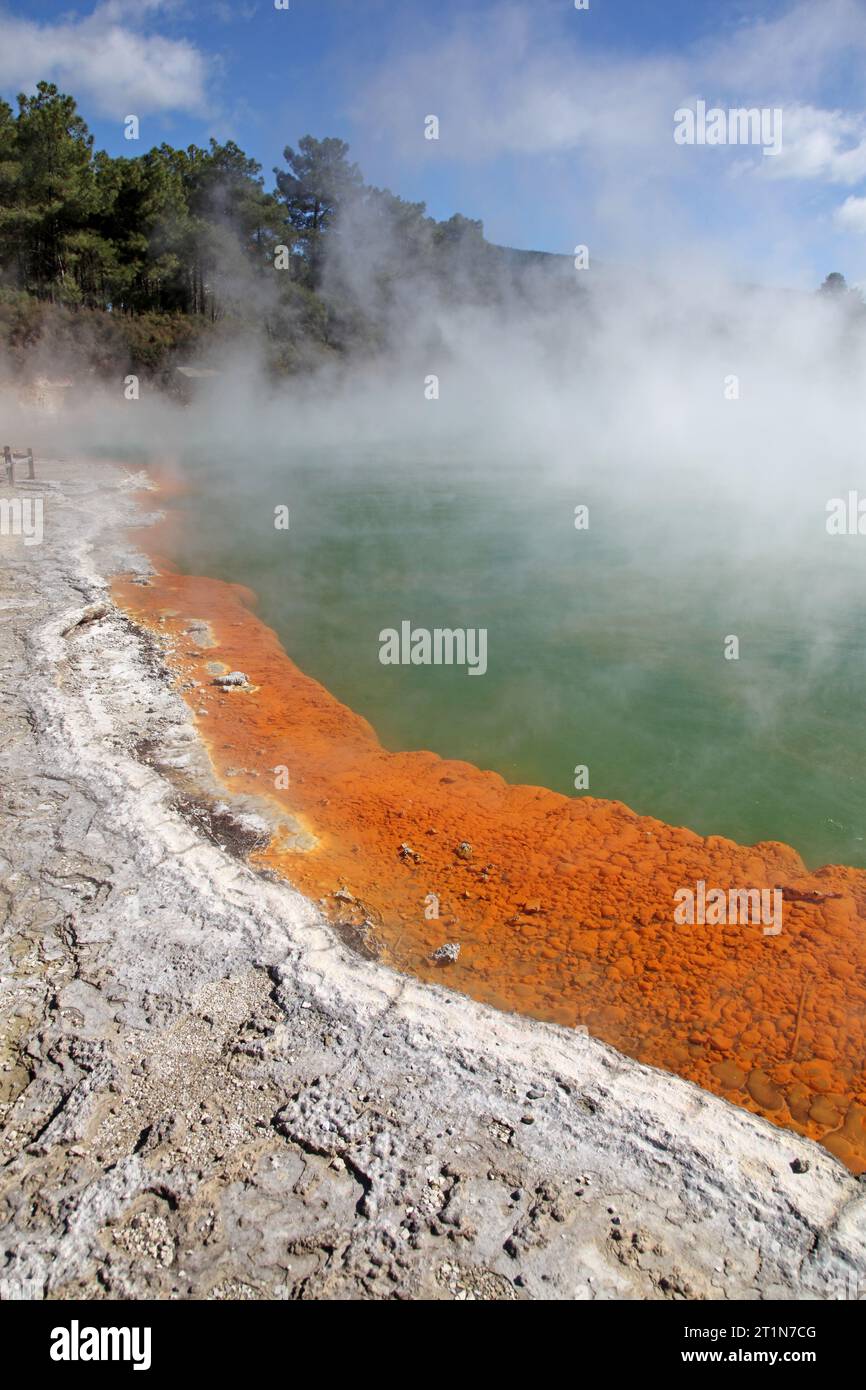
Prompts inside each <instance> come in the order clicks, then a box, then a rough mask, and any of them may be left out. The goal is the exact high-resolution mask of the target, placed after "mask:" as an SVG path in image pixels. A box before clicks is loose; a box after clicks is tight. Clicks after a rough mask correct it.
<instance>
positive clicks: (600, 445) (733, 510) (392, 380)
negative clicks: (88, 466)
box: [63, 278, 866, 866]
mask: <svg viewBox="0 0 866 1390" xmlns="http://www.w3.org/2000/svg"><path fill="white" fill-rule="evenodd" d="M675 291H676V292H675V293H674V291H673V290H671V289H670V288H666V287H665V285H664V284H663V283H661V282H659V283H658V284H654V285H645V284H644V285H640V286H639V287H638V286H636V285H629V286H623V285H618V284H616V283H613V282H612V281H611V280H610V279H609V280H607V281H602V282H600V283H596V284H595V285H594V286H593V288H592V289H591V290H590V291H589V292H587V293H584V292H583V291H582V290H581V291H575V290H574V287H573V284H572V283H571V282H566V281H556V282H554V281H552V280H550V279H543V278H542V279H539V281H538V284H537V286H536V287H535V288H534V289H533V288H532V287H531V286H530V290H529V291H528V292H527V291H526V288H525V287H524V294H523V297H522V299H521V300H520V301H519V302H517V301H515V302H514V303H510V302H509V303H503V304H501V305H499V306H498V307H496V308H490V307H488V308H480V307H478V306H476V307H475V308H474V309H470V308H467V307H465V306H464V307H462V308H461V307H460V306H455V305H454V304H449V305H443V304H441V303H439V302H438V301H436V300H435V299H431V300H429V301H428V300H425V301H424V302H423V303H419V304H417V305H416V306H415V309H416V315H415V318H414V319H413V318H412V315H411V314H410V313H409V307H411V306H407V305H403V310H404V315H403V325H402V329H401V331H402V333H403V335H404V336H403V339H402V341H403V344H404V347H403V352H402V354H401V355H400V356H399V357H397V356H395V355H393V354H392V355H391V356H384V355H380V356H378V357H376V356H372V357H370V358H369V359H368V360H366V361H365V362H363V363H356V364H354V365H352V366H351V368H349V367H346V368H344V369H341V370H340V371H334V370H322V371H321V372H319V373H317V374H314V375H313V376H312V377H308V378H306V379H303V380H296V381H294V382H288V383H286V382H284V383H282V384H281V385H277V386H274V387H272V388H271V387H267V386H265V385H264V384H263V383H262V381H261V379H260V374H259V372H258V368H257V363H256V362H255V360H254V358H250V357H249V355H245V356H244V357H243V358H239V359H236V360H229V361H227V362H225V363H224V364H223V365H222V372H221V376H220V378H219V379H218V380H217V381H216V383H215V385H214V386H213V388H211V387H205V388H203V393H202V395H201V396H200V398H199V399H198V400H197V401H196V402H195V403H194V404H193V405H191V406H189V407H186V408H184V409H180V408H176V407H174V406H168V405H167V404H166V403H165V402H164V401H159V400H158V398H157V402H156V403H155V402H154V399H153V398H151V399H147V398H146V395H145V397H143V399H142V400H141V401H140V402H137V403H134V404H130V405H128V406H126V407H125V408H124V407H121V406H118V405H117V404H116V403H115V402H112V403H111V406H110V408H109V409H106V408H105V407H104V405H103V407H102V408H101V410H100V411H99V413H96V412H92V411H90V410H89V408H88V407H86V406H85V407H84V408H82V410H81V414H80V416H79V417H77V418H73V419H68V420H67V421H65V422H64V426H63V447H64V448H67V449H70V448H73V447H89V448H93V447H94V446H95V445H96V444H97V443H98V444H99V445H100V446H101V447H102V448H103V449H105V450H106V451H108V452H110V453H112V454H115V455H116V454H117V453H118V452H123V453H125V455H126V456H127V457H130V458H131V457H133V456H135V457H137V458H138V459H140V460H141V461H142V462H147V461H148V460H149V459H150V458H151V457H153V455H154V454H156V455H159V454H161V453H163V454H169V455H171V456H172V457H174V458H176V459H177V461H178V464H179V467H180V471H181V473H182V474H183V475H185V476H186V477H188V478H189V480H190V482H191V483H192V491H191V493H190V494H189V495H187V496H185V497H183V498H180V499H177V500H176V501H175V502H173V503H172V506H173V507H176V508H177V509H179V511H180V513H181V521H182V524H180V525H178V526H176V527H175V528H174V531H173V541H172V542H171V543H172V544H173V546H174V547H175V559H176V560H177V562H178V563H179V564H180V565H181V566H182V567H183V568H185V569H188V570H189V571H192V572H197V573H204V574H209V575H212V576H214V577H218V578H226V579H231V580H235V581H238V582H241V583H245V584H247V585H249V586H250V587H251V588H253V589H255V590H256V591H257V593H258V595H259V597H260V604H261V607H260V612H261V616H262V617H263V618H264V619H265V621H267V622H268V623H269V624H270V625H271V626H272V627H274V628H275V629H276V630H277V632H278V633H279V635H280V637H281V638H282V640H283V643H284V645H285V647H286V649H287V651H288V653H289V655H290V656H291V657H292V658H293V659H294V660H295V661H296V662H297V663H298V665H299V666H300V667H301V668H302V669H303V670H305V671H306V672H307V673H308V674H310V675H312V676H314V677H316V678H317V679H319V680H320V681H321V682H322V683H323V684H324V685H325V686H326V687H327V688H328V689H330V690H331V691H332V692H333V693H334V694H335V695H336V696H338V697H339V698H340V699H341V700H342V701H344V702H345V703H346V704H348V705H350V706H351V707H352V708H353V709H355V710H357V711H358V712H359V713H361V714H363V715H365V716H366V717H367V718H368V719H369V720H370V722H371V723H372V724H373V726H374V728H375V729H376V731H377V732H378V734H379V736H380V738H381V739H382V741H383V742H384V744H385V745H386V747H388V748H390V749H392V750H398V749H399V750H402V749H414V748H429V749H432V750H434V751H435V752H438V753H440V754H442V755H444V756H448V757H454V758H460V759H465V760H467V761H470V762H473V763H476V764H478V765H480V766H481V767H484V768H492V769H495V770H497V771H498V772H500V773H502V774H503V775H504V776H505V777H506V778H508V779H509V780H510V781H518V782H529V783H535V784H540V785H544V786H548V787H551V788H553V789H555V790H558V791H561V792H565V793H569V794H572V795H580V794H582V793H581V792H580V791H576V790H575V768H576V767H578V766H585V767H587V768H588V775H589V785H588V788H587V790H588V792H589V794H590V795H592V796H595V797H605V798H614V799H617V800H621V801H624V802H626V803H627V804H628V805H629V806H631V807H632V808H633V809H634V810H636V811H638V812H641V813H646V814H651V815H653V816H655V817H657V818H659V819H663V820H666V821H669V822H672V823H674V824H684V825H687V826H689V827H690V828H692V829H694V830H696V831H698V832H699V833H703V834H722V835H726V836H730V837H732V838H734V839H737V840H739V841H741V842H746V843H751V842H754V841H757V840H766V839H773V840H783V841H786V842H788V843H790V844H792V845H793V846H794V847H795V848H796V849H798V850H799V851H800V853H801V854H802V855H803V856H804V858H805V859H806V861H807V863H809V864H810V865H813V866H814V865H818V864H820V863H844V864H849V865H853V866H866V838H864V837H866V791H864V787H866V775H864V774H866V740H864V739H863V738H862V733H861V730H862V713H863V692H864V690H866V583H864V580H866V534H858V524H859V523H860V522H861V518H860V516H858V515H857V514H856V513H857V507H858V505H859V503H860V502H861V501H862V502H863V511H864V513H866V467H864V462H863V457H864V454H863V443H862V441H863V440H864V439H866V393H864V391H863V386H862V382H863V380H864V377H866V326H864V319H866V311H864V310H863V308H862V305H861V304H860V302H859V300H856V299H855V298H854V297H852V298H850V299H848V300H845V301H840V302H839V303H835V302H830V301H829V300H827V299H826V298H822V297H821V296H816V295H810V294H803V295H795V294H779V293H775V292H773V293H771V292H760V291H744V290H742V289H741V288H736V287H731V286H714V285H712V284H704V283H701V284H700V285H699V287H698V288H697V289H696V288H695V286H694V285H692V286H691V287H686V286H684V285H679V284H678V285H676V286H675ZM407 323H408V324H411V323H415V324H416V325H417V326H416V328H414V329H413V328H411V327H407V326H406V325H407ZM434 377H435V379H436V383H437V389H438V396H436V397H435V398H434V399H430V398H429V393H428V391H427V389H426V385H427V383H429V382H430V381H431V379H432V378H434ZM136 451H137V452H136ZM852 496H853V499H854V505H853V509H852V507H851V505H850V502H851V499H852ZM834 500H838V501H839V502H840V503H844V504H845V506H846V507H847V510H848V512H849V513H850V515H849V516H847V517H846V520H845V524H844V526H843V527H842V528H841V529H842V530H843V531H844V532H845V534H831V533H830V531H829V530H828V516H829V512H828V508H831V509H832V507H833V506H834ZM280 506H283V507H288V508H289V509H290V527H289V529H288V530H287V531H286V530H280V529H277V528H276V527H275V524H274V518H275V508H277V507H280ZM581 506H582V507H586V508H587V509H588V523H589V524H588V528H587V529H582V530H580V529H576V527H575V508H576V507H581ZM862 526H863V529H864V531H866V514H864V515H863V517H862ZM403 622H409V623H411V624H412V625H413V627H415V628H427V629H430V630H432V629H436V628H450V629H456V628H467V629H485V630H486V632H487V662H488V666H487V672H486V674H485V675H484V676H483V677H479V678H477V679H473V678H471V677H470V676H469V675H468V673H467V670H466V668H465V667H457V666H454V667H448V666H411V665H406V666H402V665H401V666H387V665H383V664H382V663H381V662H380V660H379V654H380V636H379V635H380V633H381V632H382V631H383V630H385V629H389V628H392V629H400V626H401V624H402V623H403ZM730 638H736V639H737V641H738V644H739V655H738V659H735V660H728V659H726V655H725V653H726V644H727V650H728V651H729V652H730V650H731V648H730V643H729V641H728V639H730Z"/></svg>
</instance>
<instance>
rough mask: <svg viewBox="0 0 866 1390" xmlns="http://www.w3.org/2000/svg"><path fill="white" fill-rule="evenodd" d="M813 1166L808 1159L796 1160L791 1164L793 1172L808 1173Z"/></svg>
mask: <svg viewBox="0 0 866 1390" xmlns="http://www.w3.org/2000/svg"><path fill="white" fill-rule="evenodd" d="M811 1166H812V1165H811V1163H810V1162H809V1160H808V1158H795V1159H794V1161H793V1163H792V1164H791V1172H792V1173H808V1171H809V1169H810V1168H811Z"/></svg>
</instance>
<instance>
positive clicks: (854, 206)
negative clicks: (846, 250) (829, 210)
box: [833, 197, 866, 232]
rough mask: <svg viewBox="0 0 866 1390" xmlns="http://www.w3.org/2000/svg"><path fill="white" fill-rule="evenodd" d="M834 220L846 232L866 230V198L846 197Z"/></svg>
mask: <svg viewBox="0 0 866 1390" xmlns="http://www.w3.org/2000/svg"><path fill="white" fill-rule="evenodd" d="M833 220H834V221H835V222H836V223H838V225H839V226H840V227H842V228H844V230H845V231H846V232H866V198H854V197H851V198H846V199H845V201H844V203H843V204H842V206H841V207H839V208H837V209H836V211H835V213H834V215H833Z"/></svg>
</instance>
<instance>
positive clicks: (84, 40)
mask: <svg viewBox="0 0 866 1390" xmlns="http://www.w3.org/2000/svg"><path fill="white" fill-rule="evenodd" d="M170 8H172V4H171V0H136V3H135V4H128V3H123V0H106V2H105V3H103V4H101V5H98V6H97V8H96V9H95V10H94V11H93V12H92V13H91V14H90V15H87V16H85V17H84V18H81V19H79V18H75V17H73V18H68V19H63V20H58V21H57V22H56V23H49V24H42V23H39V22H37V21H35V20H28V19H16V18H14V17H13V16H11V15H4V14H0V90H3V91H4V92H7V93H10V92H11V93H13V94H14V93H16V92H19V91H27V92H31V91H33V90H34V89H35V86H36V83H37V82H38V81H39V80H40V79H42V78H44V79H45V80H46V81H50V82H56V83H57V85H58V86H59V87H61V88H62V89H64V90H65V91H69V92H71V93H72V95H73V96H75V97H76V98H77V99H78V100H79V102H80V103H82V104H83V103H84V102H85V101H86V102H87V103H88V104H89V105H90V106H91V107H93V108H95V109H96V110H98V111H99V112H100V114H102V115H105V116H111V117H114V118H115V119H117V120H122V119H123V117H124V116H126V115H128V114H130V113H134V114H136V115H145V114H149V113H153V112H160V111H188V112H199V113H200V112H204V111H205V110H206V108H207V77H208V60H207V58H206V57H205V55H204V54H203V53H202V52H201V50H200V49H198V48H196V46H195V45H194V44H192V43H190V42H189V41H188V40H186V39H170V38H165V37H163V36H162V35H160V34H154V33H147V32H142V30H141V28H140V27H139V26H140V25H142V24H146V23H147V19H148V16H149V15H152V14H153V13H154V12H156V11H160V10H165V9H170Z"/></svg>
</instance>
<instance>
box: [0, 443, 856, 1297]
mask: <svg viewBox="0 0 866 1390" xmlns="http://www.w3.org/2000/svg"><path fill="white" fill-rule="evenodd" d="M40 472H41V474H42V476H41V477H40V479H39V481H38V489H39V495H41V496H43V497H44V499H45V525H46V533H45V539H44V542H43V544H41V545H33V546H25V545H24V544H23V541H22V540H21V539H20V538H18V539H16V538H12V537H5V538H0V680H2V696H3V698H2V708H0V923H2V928H0V965H2V982H3V983H2V1000H0V1008H2V1044H0V1068H2V1070H0V1119H2V1121H3V1134H2V1148H0V1162H2V1177H0V1295H2V1296H3V1297H6V1298H53V1299H62V1298H78V1297H96V1298H212V1299H283V1298H319V1299H335V1298H433V1299H541V1298H558V1299H570V1298H575V1299H593V1298H632V1299H633V1298H649V1299H708V1298H728V1299H761V1298H786V1299H810V1298H824V1299H845V1298H857V1297H860V1296H862V1295H863V1294H866V1186H864V1185H863V1184H862V1183H860V1182H858V1181H856V1180H855V1179H854V1178H853V1177H852V1176H851V1175H850V1174H849V1173H848V1172H847V1171H846V1170H845V1169H844V1168H843V1167H842V1166H841V1165H840V1164H839V1163H837V1162H836V1161H835V1160H834V1159H833V1158H832V1157H831V1156H830V1155H829V1154H827V1153H826V1152H824V1151H823V1150H821V1149H819V1148H818V1147H817V1146H816V1145H813V1144H811V1143H809V1142H808V1141H806V1140H803V1139H800V1138H798V1137H797V1136H795V1135H794V1134H791V1133H788V1132H785V1131H781V1130H777V1129H774V1128H773V1127H772V1126H770V1125H769V1124H767V1123H766V1122H764V1121H763V1120H761V1119H758V1118H757V1117H755V1116H752V1115H750V1114H748V1113H747V1112H746V1111H744V1110H741V1109H737V1108H734V1107H733V1106H730V1105H728V1104H727V1103H726V1102H724V1101H722V1100H719V1099H716V1098H715V1097H713V1096H711V1095H708V1094H706V1093H704V1092H703V1091H700V1090H699V1089H697V1088H696V1087H695V1086H692V1085H690V1084H689V1083H687V1082H684V1081H681V1080H679V1079H677V1078H675V1077H671V1076H668V1075H666V1074H663V1073H661V1072H657V1071H654V1070H652V1069H649V1068H646V1067H642V1066H640V1065H638V1064H637V1063H634V1062H631V1061H629V1060H627V1059H625V1058H623V1057H621V1056H619V1055H618V1054H617V1053H615V1052H614V1051H613V1050H611V1049H610V1048H608V1047H605V1046H603V1045H602V1044H600V1043H597V1042H595V1041H594V1040H593V1039H591V1038H589V1037H587V1036H586V1035H584V1034H581V1033H579V1032H572V1031H568V1030H565V1029H561V1028H556V1027H553V1026H547V1025H542V1024H537V1023H534V1022H532V1021H529V1020H526V1019H522V1018H519V1017H516V1016H512V1015H505V1014H500V1013H496V1012H495V1011H493V1010H491V1009H488V1008H485V1007H483V1006H481V1005H477V1004H474V1003H472V1002H471V1001H469V1000H467V999H465V998H462V997H460V996H458V995H453V994H450V993H449V992H448V991H447V990H445V989H442V988H436V987H432V986H427V985H421V984H419V983H417V982H415V981H413V980H411V979H408V978H405V977H402V976H399V975H396V974H394V973H392V972H390V971H389V970H387V969H386V968H385V967H383V966H380V965H377V964H376V963H375V962H372V961H369V960H366V959H363V958H362V957H360V956H358V955H355V954H353V953H352V952H351V951H350V950H349V949H348V947H347V946H345V945H344V944H343V943H342V942H341V941H340V940H339V939H338V938H337V937H336V935H335V934H334V932H333V930H332V928H331V927H330V926H328V925H327V924H326V923H325V922H324V920H323V919H322V918H321V916H320V915H319V913H318V911H317V909H316V908H315V907H314V906H313V905H311V904H310V903H308V902H306V901H305V900H304V899H302V898H301V897H300V896H299V895H298V894H296V893H295V892H293V891H292V889H291V888H289V887H288V886H286V885H285V884H283V883H282V882H279V881H277V880H276V879H275V878H273V877H272V876H270V875H266V874H262V873H259V872H256V871H254V870H253V869H252V868H251V867H250V866H249V864H248V863H247V861H246V857H245V856H246V854H247V853H248V851H249V849H250V846H251V845H252V844H254V843H255V842H256V836H257V833H259V832H260V829H261V826H260V822H259V821H258V819H257V813H256V808H255V807H251V806H250V805H248V804H236V803H234V802H233V800H232V797H231V796H230V795H229V794H227V793H226V792H225V790H224V789H223V788H221V787H218V786H217V785H216V784H215V782H214V780H213V776H212V773H211V771H210V768H209V764H208V761H207V758H206V755H205V753H204V751H203V749H202V748H201V746H200V744H199V743H198V741H197V739H196V734H195V729H194V726H193V725H192V724H191V722H190V715H189V711H188V710H187V708H186V706H185V705H184V703H183V702H182V700H181V699H180V697H179V696H178V694H177V693H176V692H174V691H173V690H172V689H171V686H170V683H169V681H168V680H167V677H166V673H165V670H164V668H163V665H162V657H161V651H160V647H159V644H158V643H154V641H153V639H152V638H150V637H148V636H146V635H144V634H142V633H140V632H139V631H137V630H136V629H135V628H134V627H133V626H132V625H131V624H130V622H129V621H128V619H127V618H126V617H125V616H124V615H123V614H121V613H120V612H118V611H117V610H116V609H115V608H114V607H113V605H112V603H111V601H110V597H109V594H108V589H107V584H106V576H108V575H111V574H112V573H114V572H117V571H129V570H137V571H138V572H139V573H140V574H141V575H142V579H143V580H144V579H145V577H146V574H147V564H146V562H145V561H144V560H142V559H141V557H139V556H137V555H135V554H134V553H133V552H132V551H131V549H130V545H131V542H130V540H129V538H128V535H127V533H126V531H125V527H126V526H127V525H128V524H129V523H130V522H131V521H132V520H133V519H134V518H135V517H136V516H137V515H139V512H140V500H139V501H138V502H137V501H136V494H137V493H138V494H139V497H140V489H141V488H142V487H143V486H145V480H144V479H143V478H141V477H133V476H131V475H130V474H128V473H127V472H126V471H125V470H123V469H119V468H111V467H108V466H105V465H85V464H76V463H69V462H63V463H61V462H53V463H50V464H43V465H42V466H41V469H40ZM4 495H5V496H12V495H13V494H12V493H11V491H10V489H8V487H7V488H6V490H5V492H4ZM22 495H23V491H22ZM139 519H140V517H139Z"/></svg>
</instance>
